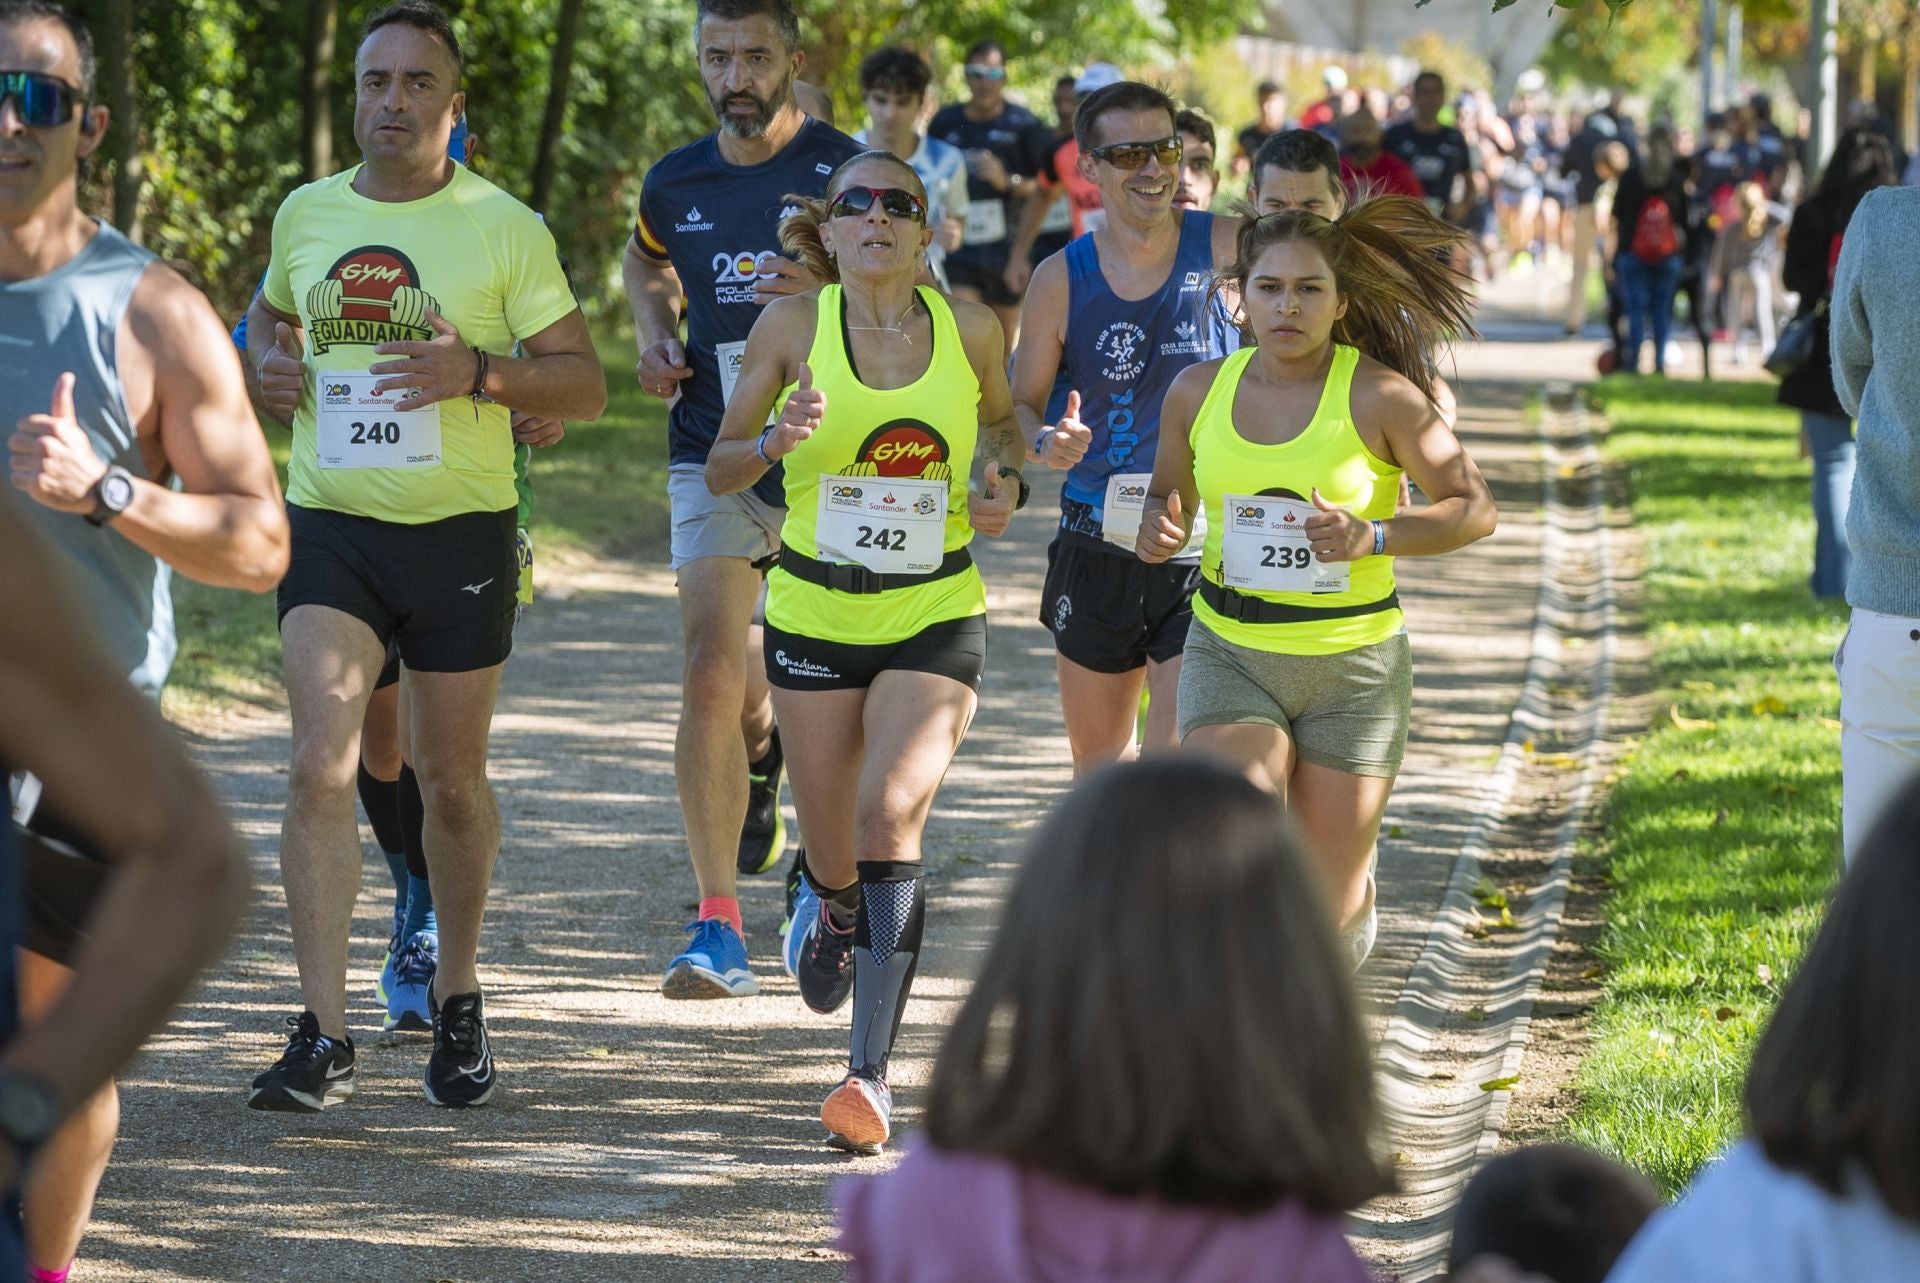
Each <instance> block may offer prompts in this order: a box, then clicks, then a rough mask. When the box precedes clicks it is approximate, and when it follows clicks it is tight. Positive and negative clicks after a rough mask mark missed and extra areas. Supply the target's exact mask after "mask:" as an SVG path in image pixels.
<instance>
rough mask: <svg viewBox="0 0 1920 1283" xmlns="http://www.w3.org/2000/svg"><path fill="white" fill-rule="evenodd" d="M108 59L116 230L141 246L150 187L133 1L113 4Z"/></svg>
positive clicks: (110, 1)
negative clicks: (143, 206)
mask: <svg viewBox="0 0 1920 1283" xmlns="http://www.w3.org/2000/svg"><path fill="white" fill-rule="evenodd" d="M105 17H106V24H105V25H106V37H107V38H106V40H104V41H103V42H102V43H103V44H105V46H106V50H105V52H106V55H107V56H106V57H105V58H102V59H101V60H100V65H101V70H102V71H103V72H104V73H105V76H106V83H105V84H104V85H100V86H98V88H99V89H101V90H104V91H105V93H104V96H105V98H106V100H107V105H108V106H109V108H111V110H112V115H113V120H112V138H111V139H110V140H109V143H108V154H109V155H110V156H111V157H112V159H113V225H114V226H115V227H117V228H119V229H120V230H121V231H122V232H124V233H126V235H127V238H128V239H129V240H132V241H135V242H138V241H139V240H140V236H141V227H140V196H141V192H142V190H143V189H144V188H145V186H146V168H145V165H144V163H143V162H142V160H141V157H140V89H139V85H138V83H137V82H136V79H135V76H134V67H133V0H107V8H106V14H105Z"/></svg>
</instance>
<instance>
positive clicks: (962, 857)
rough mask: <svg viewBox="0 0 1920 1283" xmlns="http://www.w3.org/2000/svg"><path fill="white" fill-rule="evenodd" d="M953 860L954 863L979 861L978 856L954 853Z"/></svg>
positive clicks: (976, 862)
mask: <svg viewBox="0 0 1920 1283" xmlns="http://www.w3.org/2000/svg"><path fill="white" fill-rule="evenodd" d="M953 862H954V863H955V864H978V863H980V857H979V856H976V855H956V856H954V857H953Z"/></svg>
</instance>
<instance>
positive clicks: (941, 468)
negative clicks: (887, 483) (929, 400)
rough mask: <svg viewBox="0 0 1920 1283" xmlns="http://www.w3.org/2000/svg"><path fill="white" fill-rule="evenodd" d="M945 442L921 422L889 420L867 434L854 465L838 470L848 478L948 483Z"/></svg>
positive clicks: (930, 427)
mask: <svg viewBox="0 0 1920 1283" xmlns="http://www.w3.org/2000/svg"><path fill="white" fill-rule="evenodd" d="M949 453H950V452H949V450H948V448H947V439H946V438H945V437H943V436H941V435H940V432H939V430H938V429H937V428H935V427H934V426H933V425H932V424H931V423H928V422H927V421H926V420H924V419H891V420H889V421H888V422H886V423H883V424H881V425H880V426H879V427H877V428H875V429H874V430H873V431H872V432H870V433H868V434H867V439H866V440H865V441H862V442H861V443H860V449H859V450H858V451H857V452H856V453H855V454H854V457H853V463H852V464H851V465H849V466H848V467H846V468H843V469H842V470H841V472H842V475H844V476H849V477H908V478H915V479H918V480H922V481H951V480H953V469H952V468H951V467H950V466H948V462H947V460H948V457H949Z"/></svg>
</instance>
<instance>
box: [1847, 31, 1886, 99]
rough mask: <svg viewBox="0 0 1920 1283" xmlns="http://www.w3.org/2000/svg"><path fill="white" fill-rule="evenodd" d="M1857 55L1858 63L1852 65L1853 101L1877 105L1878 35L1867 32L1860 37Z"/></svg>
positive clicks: (1878, 94)
mask: <svg viewBox="0 0 1920 1283" xmlns="http://www.w3.org/2000/svg"><path fill="white" fill-rule="evenodd" d="M1859 54H1860V61H1859V62H1858V63H1856V64H1855V65H1854V82H1853V98H1854V101H1855V102H1864V103H1878V102H1879V101H1880V38H1879V36H1878V34H1876V33H1872V32H1869V33H1866V34H1863V35H1862V36H1861V37H1860V49H1859Z"/></svg>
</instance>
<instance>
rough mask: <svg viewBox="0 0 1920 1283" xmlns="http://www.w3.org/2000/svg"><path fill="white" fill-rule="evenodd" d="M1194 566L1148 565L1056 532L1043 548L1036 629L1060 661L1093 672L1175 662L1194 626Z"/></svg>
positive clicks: (1085, 539)
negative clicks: (1046, 631)
mask: <svg viewBox="0 0 1920 1283" xmlns="http://www.w3.org/2000/svg"><path fill="white" fill-rule="evenodd" d="M1199 584H1200V563H1199V562H1197V561H1168V562H1162V563H1161V564H1160V565H1157V566H1149V565H1148V564H1147V563H1146V562H1144V561H1141V560H1140V559H1139V558H1138V557H1135V556H1133V555H1132V554H1131V553H1129V552H1126V551H1124V550H1123V549H1120V548H1116V547H1114V546H1113V545H1111V544H1107V543H1102V542H1099V541H1097V540H1094V539H1091V538H1089V537H1087V536H1085V535H1077V534H1071V533H1067V532H1062V533H1061V534H1059V535H1057V536H1055V538H1054V541H1053V543H1052V544H1051V545H1050V546H1049V547H1048V548H1047V581H1046V584H1045V585H1044V586H1043V587H1042V588H1041V590H1040V622H1041V623H1043V624H1045V625H1046V626H1047V627H1048V628H1050V629H1052V630H1053V644H1054V647H1055V649H1057V650H1058V651H1059V652H1060V653H1061V654H1062V655H1063V656H1065V657H1066V658H1067V659H1069V660H1071V661H1072V662H1074V663H1076V664H1078V665H1080V667H1082V668H1087V669H1091V670H1092V671H1094V672H1096V673H1130V672H1132V671H1133V670H1134V669H1136V668H1139V667H1141V666H1142V665H1144V664H1146V662H1147V661H1148V660H1152V661H1153V662H1154V663H1156V664H1164V663H1166V662H1167V661H1168V660H1170V659H1176V658H1178V657H1179V655H1180V651H1181V648H1182V647H1184V646H1185V645H1186V644H1187V626H1188V625H1189V624H1191V623H1192V622H1193V605H1192V599H1193V590H1194V589H1195V588H1196V587H1198V586H1199Z"/></svg>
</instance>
